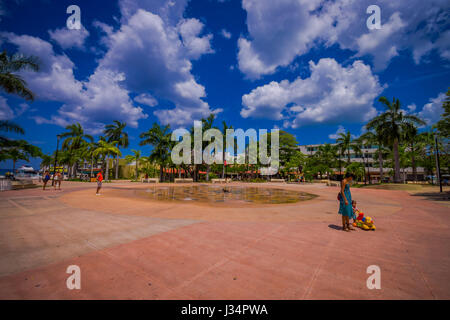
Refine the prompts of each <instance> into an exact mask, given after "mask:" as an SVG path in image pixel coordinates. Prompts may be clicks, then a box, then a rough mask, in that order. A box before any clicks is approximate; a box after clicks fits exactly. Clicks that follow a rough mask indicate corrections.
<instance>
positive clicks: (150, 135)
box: [139, 123, 172, 182]
mask: <svg viewBox="0 0 450 320" xmlns="http://www.w3.org/2000/svg"><path fill="white" fill-rule="evenodd" d="M139 137H140V138H141V139H142V140H141V142H140V145H141V146H145V145H151V146H152V147H153V149H152V151H151V153H150V156H149V158H150V160H151V161H152V162H156V163H157V164H159V170H160V172H159V179H160V181H161V182H162V181H163V174H164V166H165V164H167V163H168V161H169V158H170V148H171V145H172V142H171V141H170V137H171V133H170V126H169V125H166V126H164V127H161V126H160V125H159V124H157V123H154V124H153V127H152V128H151V129H149V130H148V131H146V132H143V133H141V134H140V136H139Z"/></svg>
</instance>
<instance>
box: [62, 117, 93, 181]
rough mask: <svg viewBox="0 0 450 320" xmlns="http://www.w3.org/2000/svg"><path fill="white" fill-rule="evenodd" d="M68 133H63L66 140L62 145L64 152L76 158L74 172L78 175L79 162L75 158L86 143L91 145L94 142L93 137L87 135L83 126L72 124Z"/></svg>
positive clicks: (68, 128)
mask: <svg viewBox="0 0 450 320" xmlns="http://www.w3.org/2000/svg"><path fill="white" fill-rule="evenodd" d="M66 130H68V131H67V132H64V133H62V134H61V135H60V136H61V137H62V138H65V139H64V141H63V143H62V150H68V151H69V153H70V155H71V156H72V157H73V158H74V159H73V160H74V162H73V172H74V173H75V175H76V172H77V166H78V161H77V158H75V156H76V153H78V151H79V149H80V148H81V147H83V146H84V145H85V144H86V143H90V142H92V141H93V140H94V138H93V137H92V136H91V135H88V134H85V133H84V130H83V127H82V126H81V124H79V123H76V124H71V125H68V126H67V127H66Z"/></svg>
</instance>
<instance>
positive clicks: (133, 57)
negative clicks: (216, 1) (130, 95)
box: [100, 0, 218, 125]
mask: <svg viewBox="0 0 450 320" xmlns="http://www.w3.org/2000/svg"><path fill="white" fill-rule="evenodd" d="M126 2H127V3H130V0H127V1H126ZM138 2H139V3H141V4H142V3H144V2H145V1H138ZM164 3H166V2H164ZM144 4H145V5H147V3H146V2H145V3H144ZM145 5H144V7H146V6H145ZM130 8H132V7H130ZM130 8H126V9H124V10H126V15H125V16H126V17H128V18H127V19H125V20H124V21H123V23H122V26H121V28H120V30H117V31H116V32H113V33H111V34H109V35H108V36H107V37H108V38H107V40H106V41H105V43H107V46H108V51H107V53H106V54H105V56H104V57H103V58H102V59H101V60H100V67H102V68H106V69H109V70H114V71H116V72H120V73H123V74H124V75H125V80H124V84H125V85H126V87H127V88H128V89H129V90H131V91H133V92H136V93H138V94H145V93H148V91H149V90H151V92H152V94H153V95H154V96H155V97H156V98H158V99H164V100H168V101H171V102H172V103H173V104H174V107H173V108H166V109H158V110H155V111H154V115H155V116H156V117H157V118H158V119H159V120H160V121H161V122H162V123H164V124H166V123H170V124H172V125H186V124H189V123H192V121H193V120H194V119H200V118H202V117H205V116H207V115H208V114H209V113H211V112H214V111H218V110H212V109H211V108H210V107H209V105H208V103H206V102H205V101H204V100H203V98H205V97H206V91H205V87H204V86H203V85H201V84H199V83H197V81H196V80H195V78H194V76H193V75H192V73H191V69H192V63H191V60H192V59H198V58H199V57H200V56H201V55H203V54H207V53H211V52H212V49H211V46H210V39H211V36H210V35H205V36H202V35H201V33H202V29H203V24H202V23H201V22H200V21H199V20H197V19H183V18H182V17H181V15H180V16H179V20H178V21H177V22H176V23H174V22H173V20H174V19H175V17H176V15H175V14H174V13H172V12H171V10H170V8H173V10H175V11H176V12H178V10H179V7H178V6H176V5H173V6H172V7H167V6H164V8H163V9H161V10H162V11H161V10H155V12H157V13H158V12H159V13H160V15H159V14H156V13H153V12H149V11H146V10H143V9H137V10H136V11H133V10H131V9H130ZM175 20H176V19H175Z"/></svg>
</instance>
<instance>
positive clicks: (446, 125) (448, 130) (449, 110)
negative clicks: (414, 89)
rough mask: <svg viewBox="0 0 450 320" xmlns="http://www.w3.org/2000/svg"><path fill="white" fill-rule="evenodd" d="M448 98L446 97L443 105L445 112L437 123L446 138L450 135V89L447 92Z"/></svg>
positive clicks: (439, 130)
mask: <svg viewBox="0 0 450 320" xmlns="http://www.w3.org/2000/svg"><path fill="white" fill-rule="evenodd" d="M446 96H447V98H446V99H445V101H444V103H443V104H442V107H443V108H444V113H443V114H442V115H441V118H442V119H441V120H439V121H438V122H437V123H436V128H437V130H438V132H439V135H441V136H442V137H444V138H449V137H450V89H449V90H447V93H446Z"/></svg>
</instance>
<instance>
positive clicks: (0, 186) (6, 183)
mask: <svg viewBox="0 0 450 320" xmlns="http://www.w3.org/2000/svg"><path fill="white" fill-rule="evenodd" d="M11 188H12V187H11V180H8V179H1V180H0V191H6V190H11Z"/></svg>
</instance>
